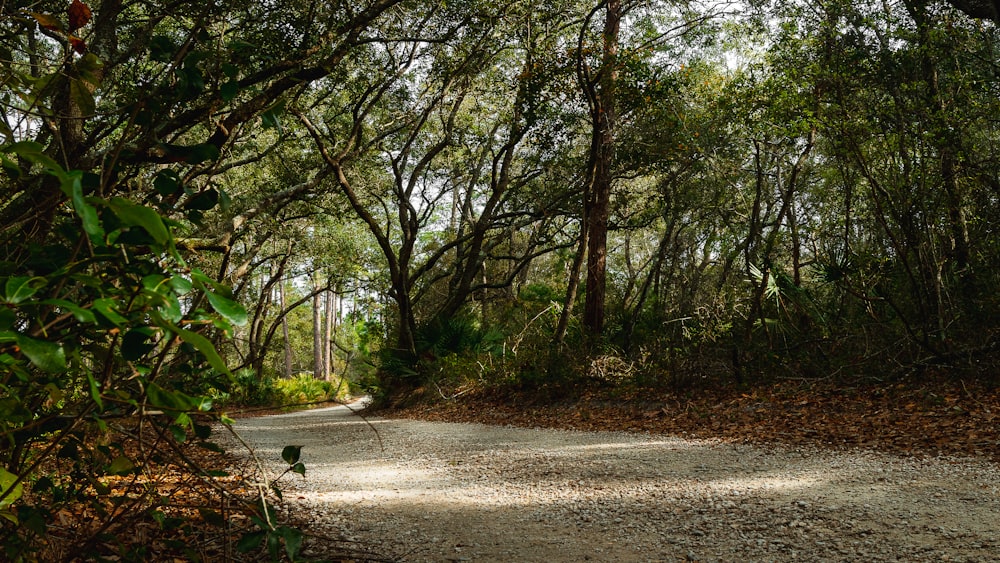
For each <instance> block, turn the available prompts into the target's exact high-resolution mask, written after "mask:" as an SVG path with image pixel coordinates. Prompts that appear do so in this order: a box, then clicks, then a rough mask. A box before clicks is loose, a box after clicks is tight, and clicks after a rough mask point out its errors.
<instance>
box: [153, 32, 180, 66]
mask: <svg viewBox="0 0 1000 563" xmlns="http://www.w3.org/2000/svg"><path fill="white" fill-rule="evenodd" d="M176 50H177V46H176V45H174V42H173V40H171V39H170V38H169V37H167V36H166V35H154V36H153V37H152V38H150V40H149V58H150V59H152V60H154V61H159V62H161V63H167V62H170V59H172V58H173V57H174V51H176Z"/></svg>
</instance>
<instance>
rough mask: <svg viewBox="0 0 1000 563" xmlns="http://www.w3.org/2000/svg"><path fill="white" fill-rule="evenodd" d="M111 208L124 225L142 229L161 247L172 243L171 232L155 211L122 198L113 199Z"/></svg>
mask: <svg viewBox="0 0 1000 563" xmlns="http://www.w3.org/2000/svg"><path fill="white" fill-rule="evenodd" d="M110 207H111V210H112V211H113V212H114V214H115V215H116V216H117V217H118V219H119V220H120V221H121V222H122V223H124V224H126V225H131V226H136V227H142V228H143V229H145V231H146V232H147V233H149V235H150V236H151V237H153V240H155V241H156V242H157V243H158V244H160V245H161V246H166V245H167V244H168V243H169V242H170V231H168V230H167V226H166V225H165V224H164V223H163V218H162V217H160V214H159V213H157V212H156V211H155V210H153V209H150V208H149V207H145V206H142V205H136V204H134V203H132V202H131V201H128V200H127V199H124V198H120V197H113V198H111V202H110Z"/></svg>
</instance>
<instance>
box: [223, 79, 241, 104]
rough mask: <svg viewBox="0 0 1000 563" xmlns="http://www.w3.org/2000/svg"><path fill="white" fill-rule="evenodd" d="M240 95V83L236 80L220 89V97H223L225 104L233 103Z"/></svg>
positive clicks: (226, 83)
mask: <svg viewBox="0 0 1000 563" xmlns="http://www.w3.org/2000/svg"><path fill="white" fill-rule="evenodd" d="M239 93H240V83H239V82H237V81H235V80H230V81H228V82H225V83H224V84H223V85H222V86H220V87H219V97H221V98H222V101H224V102H231V101H233V100H234V99H235V98H236V96H237V95H238V94H239Z"/></svg>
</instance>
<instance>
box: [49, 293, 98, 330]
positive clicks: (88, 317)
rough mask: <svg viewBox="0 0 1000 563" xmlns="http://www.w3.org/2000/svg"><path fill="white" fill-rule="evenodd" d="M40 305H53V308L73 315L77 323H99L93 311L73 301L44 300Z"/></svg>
mask: <svg viewBox="0 0 1000 563" xmlns="http://www.w3.org/2000/svg"><path fill="white" fill-rule="evenodd" d="M39 303H41V304H42V305H52V306H53V307H57V308H59V309H62V310H64V311H67V312H70V313H73V318H75V319H76V320H77V322H81V323H85V324H93V323H96V322H97V318H96V317H95V316H94V312H93V311H91V310H90V309H84V308H83V307H81V306H79V305H77V304H76V303H73V302H72V301H66V300H65V299H44V300H42V301H39Z"/></svg>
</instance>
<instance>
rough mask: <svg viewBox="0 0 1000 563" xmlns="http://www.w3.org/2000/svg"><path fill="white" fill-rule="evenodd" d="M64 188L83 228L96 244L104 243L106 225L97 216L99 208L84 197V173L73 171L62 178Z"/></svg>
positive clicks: (101, 244)
mask: <svg viewBox="0 0 1000 563" xmlns="http://www.w3.org/2000/svg"><path fill="white" fill-rule="evenodd" d="M62 190H63V192H66V194H67V195H69V196H70V197H71V198H72V199H73V209H74V210H75V211H76V214H77V215H78V216H79V217H80V220H81V221H82V222H83V230H84V231H85V232H86V233H87V235H88V236H89V237H90V241H91V242H93V243H94V244H96V245H100V246H103V245H104V227H102V226H101V220H100V219H99V218H98V216H97V209H95V208H94V206H93V205H90V204H89V203H87V201H86V200H85V199H84V197H83V173H82V172H79V171H73V172H70V173H68V174H66V175H65V176H64V177H63V179H62Z"/></svg>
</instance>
